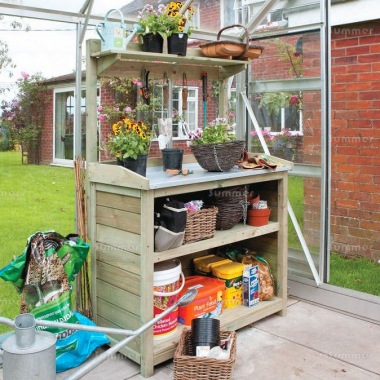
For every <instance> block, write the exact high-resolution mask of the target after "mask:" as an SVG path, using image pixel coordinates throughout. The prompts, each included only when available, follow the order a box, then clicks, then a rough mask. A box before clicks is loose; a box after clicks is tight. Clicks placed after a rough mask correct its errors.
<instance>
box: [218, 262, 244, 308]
mask: <svg viewBox="0 0 380 380" xmlns="http://www.w3.org/2000/svg"><path fill="white" fill-rule="evenodd" d="M244 266H245V265H244V264H242V263H236V262H231V263H228V264H223V265H218V266H216V267H214V268H212V275H213V276H214V277H216V278H219V279H220V280H224V281H225V284H226V289H225V290H224V292H223V308H224V309H229V308H232V307H235V306H239V305H242V304H243V269H244Z"/></svg>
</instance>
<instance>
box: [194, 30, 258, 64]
mask: <svg viewBox="0 0 380 380" xmlns="http://www.w3.org/2000/svg"><path fill="white" fill-rule="evenodd" d="M234 27H239V28H243V29H244V30H245V39H246V42H245V43H242V42H233V41H220V36H221V34H222V32H223V31H224V30H226V29H229V28H234ZM199 47H200V49H201V52H202V53H203V54H204V55H205V56H206V57H211V58H226V59H231V58H233V59H241V60H246V59H253V58H259V57H260V55H261V54H262V52H263V51H264V47H262V46H255V45H250V44H249V33H248V29H247V28H246V27H244V26H243V25H230V26H226V27H224V28H222V29H220V31H219V33H218V35H217V41H215V42H210V43H207V44H202V45H199Z"/></svg>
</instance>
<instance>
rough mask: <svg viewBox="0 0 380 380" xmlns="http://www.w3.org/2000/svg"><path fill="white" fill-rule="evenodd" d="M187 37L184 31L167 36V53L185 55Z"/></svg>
mask: <svg viewBox="0 0 380 380" xmlns="http://www.w3.org/2000/svg"><path fill="white" fill-rule="evenodd" d="M187 38H188V35H187V34H186V33H175V34H172V35H171V36H169V37H168V53H169V54H177V55H182V56H185V55H186V51H187Z"/></svg>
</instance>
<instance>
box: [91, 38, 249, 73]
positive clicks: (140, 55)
mask: <svg viewBox="0 0 380 380" xmlns="http://www.w3.org/2000/svg"><path fill="white" fill-rule="evenodd" d="M91 44H92V49H91V50H92V52H94V53H91V57H93V58H96V59H97V60H98V62H97V75H98V76H116V77H120V76H136V77H139V76H140V75H141V71H142V70H143V69H145V70H147V71H149V72H150V76H151V77H152V78H154V77H158V78H162V74H163V73H166V75H167V77H168V78H171V79H173V80H175V79H182V78H183V73H186V77H187V79H200V78H201V74H202V72H207V77H208V79H210V80H223V79H227V78H228V77H230V76H232V75H235V74H237V73H239V72H241V71H243V70H245V68H246V67H247V65H248V63H249V62H248V61H239V60H232V59H220V58H208V57H204V56H202V54H201V51H200V49H199V48H188V49H187V55H186V56H185V57H182V56H177V55H174V54H165V53H162V54H157V53H147V52H143V51H142V50H141V48H140V45H139V44H136V43H130V44H129V45H128V49H127V50H126V51H125V52H119V51H113V50H108V51H100V50H101V49H100V40H91Z"/></svg>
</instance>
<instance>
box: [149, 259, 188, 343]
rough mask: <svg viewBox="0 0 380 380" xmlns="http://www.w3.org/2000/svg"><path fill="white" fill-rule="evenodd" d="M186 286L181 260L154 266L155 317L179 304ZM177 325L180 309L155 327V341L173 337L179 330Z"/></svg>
mask: <svg viewBox="0 0 380 380" xmlns="http://www.w3.org/2000/svg"><path fill="white" fill-rule="evenodd" d="M180 278H181V279H182V283H181V281H180ZM184 285H185V278H184V275H183V273H182V266H181V262H180V261H179V260H170V261H163V262H161V263H157V264H155V265H154V276H153V295H154V306H153V314H154V317H156V316H157V315H158V314H161V313H162V312H163V311H164V310H166V309H167V308H168V307H169V306H171V305H174V304H175V303H177V301H178V297H179V293H180V291H181V290H182V288H183V287H184ZM177 324H178V307H177V308H176V309H175V310H173V311H172V312H171V313H169V314H168V315H167V316H166V317H164V318H163V319H161V320H160V321H158V322H157V323H156V324H155V325H154V326H153V336H154V339H165V338H168V337H169V336H171V335H173V334H174V333H175V332H176V330H177Z"/></svg>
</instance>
